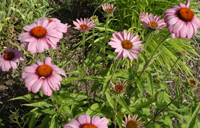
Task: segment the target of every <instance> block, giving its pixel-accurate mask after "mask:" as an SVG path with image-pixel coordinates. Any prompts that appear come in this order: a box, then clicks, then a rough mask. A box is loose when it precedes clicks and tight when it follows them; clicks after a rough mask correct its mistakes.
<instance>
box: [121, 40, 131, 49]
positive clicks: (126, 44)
mask: <svg viewBox="0 0 200 128" xmlns="http://www.w3.org/2000/svg"><path fill="white" fill-rule="evenodd" d="M122 47H123V48H124V49H127V50H130V49H131V48H132V47H133V44H132V43H131V42H130V41H129V40H124V41H122Z"/></svg>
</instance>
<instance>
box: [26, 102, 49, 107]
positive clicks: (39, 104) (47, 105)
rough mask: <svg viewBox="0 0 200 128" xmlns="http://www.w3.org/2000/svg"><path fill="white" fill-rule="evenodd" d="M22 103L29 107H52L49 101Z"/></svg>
mask: <svg viewBox="0 0 200 128" xmlns="http://www.w3.org/2000/svg"><path fill="white" fill-rule="evenodd" d="M23 105H25V106H31V107H53V104H52V103H51V102H50V101H37V102H34V103H31V104H23Z"/></svg>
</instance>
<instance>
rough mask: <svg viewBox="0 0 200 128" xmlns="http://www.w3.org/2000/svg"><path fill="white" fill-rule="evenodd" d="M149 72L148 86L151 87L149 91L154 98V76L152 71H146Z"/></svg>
mask: <svg viewBox="0 0 200 128" xmlns="http://www.w3.org/2000/svg"><path fill="white" fill-rule="evenodd" d="M146 74H147V83H148V85H149V86H148V87H149V92H150V95H151V96H152V97H153V98H154V88H153V76H152V75H151V73H150V72H146Z"/></svg>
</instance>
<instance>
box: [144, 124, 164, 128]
mask: <svg viewBox="0 0 200 128" xmlns="http://www.w3.org/2000/svg"><path fill="white" fill-rule="evenodd" d="M146 128H163V127H162V126H161V125H160V124H158V123H150V124H149V125H148V126H147V127H146Z"/></svg>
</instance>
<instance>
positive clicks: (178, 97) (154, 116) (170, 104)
mask: <svg viewBox="0 0 200 128" xmlns="http://www.w3.org/2000/svg"><path fill="white" fill-rule="evenodd" d="M187 91H188V90H187V89H185V90H184V91H183V92H182V93H181V94H180V95H178V96H177V97H176V98H175V99H173V100H172V101H171V102H170V103H169V104H167V107H168V106H169V105H171V104H172V103H173V102H174V101H176V100H177V99H178V98H180V97H181V96H182V95H183V94H185V93H186V92H187ZM164 110H165V108H162V109H161V110H160V111H159V112H158V113H156V115H155V116H154V119H153V120H154V121H155V119H156V117H157V116H158V115H159V114H160V113H161V112H162V111H164ZM151 121H152V119H151V120H150V121H149V122H147V124H146V125H145V127H147V126H148V125H149V123H150V122H151Z"/></svg>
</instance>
